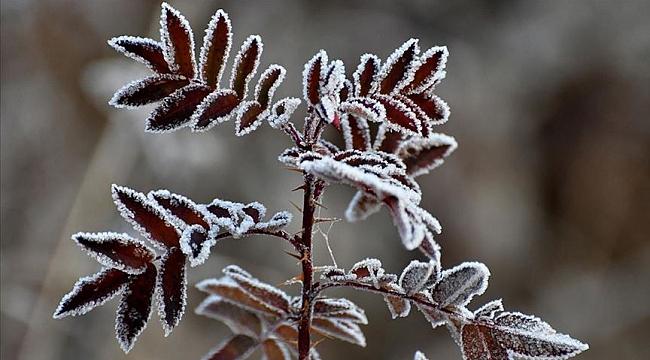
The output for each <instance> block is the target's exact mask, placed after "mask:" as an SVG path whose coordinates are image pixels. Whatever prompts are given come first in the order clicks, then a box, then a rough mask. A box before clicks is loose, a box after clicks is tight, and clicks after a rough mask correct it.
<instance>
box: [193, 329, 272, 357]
mask: <svg viewBox="0 0 650 360" xmlns="http://www.w3.org/2000/svg"><path fill="white" fill-rule="evenodd" d="M258 346H259V341H258V340H257V339H254V338H252V337H250V336H246V335H232V336H230V337H229V338H227V339H226V340H224V341H222V342H221V344H219V345H218V346H217V347H215V348H214V349H212V350H210V352H209V353H208V354H207V355H206V356H204V357H203V359H202V360H242V359H246V358H248V357H249V356H250V355H251V354H252V353H253V351H255V349H256V348H257V347H258Z"/></svg>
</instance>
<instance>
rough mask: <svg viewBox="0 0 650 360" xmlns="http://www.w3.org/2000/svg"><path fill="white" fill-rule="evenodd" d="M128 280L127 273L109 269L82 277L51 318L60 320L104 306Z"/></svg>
mask: <svg viewBox="0 0 650 360" xmlns="http://www.w3.org/2000/svg"><path fill="white" fill-rule="evenodd" d="M129 280H130V277H129V275H128V274H127V273H125V272H122V271H119V270H116V269H109V268H104V269H102V270H101V271H100V272H98V273H97V274H95V275H93V276H87V277H83V278H81V279H79V280H78V281H77V283H76V284H75V285H74V287H73V288H72V290H71V291H70V292H69V293H67V294H66V295H65V296H64V297H63V299H61V303H59V306H58V307H57V308H56V311H54V315H53V317H54V318H55V319H62V318H64V317H66V316H76V315H83V314H85V313H87V312H89V311H90V310H92V309H94V308H96V307H98V306H101V305H104V304H105V303H106V302H107V301H109V300H110V299H112V298H114V297H115V296H116V295H118V294H120V293H121V292H122V291H123V290H124V288H125V287H126V285H127V283H128V282H129Z"/></svg>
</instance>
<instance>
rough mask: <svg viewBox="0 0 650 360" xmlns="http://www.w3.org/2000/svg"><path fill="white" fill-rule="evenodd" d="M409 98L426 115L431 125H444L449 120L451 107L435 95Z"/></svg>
mask: <svg viewBox="0 0 650 360" xmlns="http://www.w3.org/2000/svg"><path fill="white" fill-rule="evenodd" d="M407 98H408V99H409V100H410V101H412V102H413V104H415V105H417V107H418V108H419V109H420V110H421V111H422V112H423V113H424V114H425V115H426V117H427V121H428V122H430V123H429V125H440V124H444V123H445V122H447V120H449V114H450V111H449V105H447V103H446V102H445V101H444V100H442V99H441V98H439V97H438V96H436V95H433V94H411V95H408V96H407Z"/></svg>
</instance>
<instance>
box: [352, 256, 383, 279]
mask: <svg viewBox="0 0 650 360" xmlns="http://www.w3.org/2000/svg"><path fill="white" fill-rule="evenodd" d="M383 271H384V269H383V268H382V267H381V261H380V260H379V259H372V258H367V259H364V260H361V261H359V262H357V263H355V264H354V265H352V268H351V269H350V271H349V274H351V275H355V276H356V277H357V279H365V278H369V279H376V278H377V276H378V275H380V273H382V272H383Z"/></svg>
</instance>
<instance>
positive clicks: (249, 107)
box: [235, 101, 265, 136]
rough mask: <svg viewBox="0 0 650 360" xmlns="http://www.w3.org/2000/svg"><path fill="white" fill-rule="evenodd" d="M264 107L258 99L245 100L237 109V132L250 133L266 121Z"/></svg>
mask: <svg viewBox="0 0 650 360" xmlns="http://www.w3.org/2000/svg"><path fill="white" fill-rule="evenodd" d="M263 111H264V108H262V105H260V103H258V102H257V101H245V102H244V103H242V106H241V107H240V108H239V110H238V111H237V120H236V121H235V134H236V135H237V136H244V135H248V134H250V133H251V132H253V131H254V130H256V129H257V128H258V127H259V126H260V125H261V124H262V122H263V121H264V117H265V116H264V114H263Z"/></svg>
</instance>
